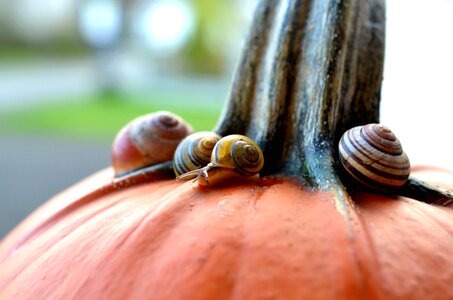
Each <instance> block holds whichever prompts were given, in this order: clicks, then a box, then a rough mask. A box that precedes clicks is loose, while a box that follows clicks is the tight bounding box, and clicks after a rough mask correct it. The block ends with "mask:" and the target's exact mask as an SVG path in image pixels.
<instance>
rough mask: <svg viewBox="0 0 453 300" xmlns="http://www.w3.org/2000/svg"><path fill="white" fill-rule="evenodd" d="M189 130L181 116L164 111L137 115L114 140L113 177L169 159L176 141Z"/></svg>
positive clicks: (190, 130)
mask: <svg viewBox="0 0 453 300" xmlns="http://www.w3.org/2000/svg"><path fill="white" fill-rule="evenodd" d="M192 131H193V130H192V127H191V126H190V125H188V124H187V123H186V122H185V121H183V120H182V119H181V118H180V117H178V116H177V115H175V114H172V113H170V112H166V111H159V112H155V113H151V114H147V115H144V116H141V117H138V118H136V119H135V120H133V121H131V122H130V123H128V124H127V125H126V126H124V127H123V128H122V129H121V130H120V132H119V133H118V134H117V136H116V137H115V140H114V141H113V145H112V166H113V169H114V171H115V176H116V177H118V176H122V175H125V174H127V173H130V172H132V171H135V170H137V169H141V168H143V167H147V166H150V165H154V164H158V163H162V162H166V161H171V160H172V158H173V154H174V152H175V150H176V147H177V146H178V144H179V142H180V141H181V140H182V139H183V138H185V137H186V136H187V135H189V134H190V133H192Z"/></svg>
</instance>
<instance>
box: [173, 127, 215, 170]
mask: <svg viewBox="0 0 453 300" xmlns="http://www.w3.org/2000/svg"><path fill="white" fill-rule="evenodd" d="M219 140H220V136H219V135H218V134H216V133H214V132H208V131H201V132H197V133H194V134H191V135H189V136H187V137H186V138H184V139H183V140H182V141H181V143H180V144H179V145H178V147H177V148H176V151H175V154H174V156H173V170H174V171H175V174H176V176H180V175H182V174H184V173H187V172H189V171H193V170H196V169H199V168H201V167H204V166H206V165H207V164H208V163H209V162H210V161H211V154H212V150H213V149H214V146H215V145H216V143H217V142H218V141H219Z"/></svg>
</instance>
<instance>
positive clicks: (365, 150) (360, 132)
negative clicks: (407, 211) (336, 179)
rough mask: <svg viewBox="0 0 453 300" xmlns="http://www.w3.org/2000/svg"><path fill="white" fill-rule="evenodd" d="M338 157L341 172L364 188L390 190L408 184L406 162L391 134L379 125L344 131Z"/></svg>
mask: <svg viewBox="0 0 453 300" xmlns="http://www.w3.org/2000/svg"><path fill="white" fill-rule="evenodd" d="M339 153H340V160H341V163H342V165H343V167H344V169H345V170H346V171H347V172H348V173H349V175H351V176H352V177H354V178H355V179H356V180H357V181H359V182H360V183H362V184H364V185H365V186H367V187H370V188H373V189H378V190H389V189H390V190H391V189H396V188H399V187H401V186H403V185H404V184H405V183H406V181H407V180H408V177H409V173H410V163H409V158H408V157H407V155H406V153H404V151H403V148H402V146H401V143H400V141H399V140H398V138H397V137H396V136H395V134H394V133H393V132H392V131H391V130H390V129H389V128H387V127H385V126H383V125H380V124H368V125H365V126H358V127H354V128H352V129H350V130H348V131H346V132H345V133H344V134H343V136H342V137H341V140H340V143H339Z"/></svg>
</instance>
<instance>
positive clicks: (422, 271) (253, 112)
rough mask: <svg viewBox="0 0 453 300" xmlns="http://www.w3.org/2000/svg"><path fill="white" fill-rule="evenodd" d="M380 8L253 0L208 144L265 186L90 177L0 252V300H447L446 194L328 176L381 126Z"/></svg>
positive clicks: (450, 291) (413, 185) (452, 229)
mask: <svg viewBox="0 0 453 300" xmlns="http://www.w3.org/2000/svg"><path fill="white" fill-rule="evenodd" d="M384 7H385V6H384V3H383V0H345V1H336V0H316V3H315V0H304V1H298V0H296V1H273V0H263V1H261V2H260V5H258V8H257V12H256V15H255V20H254V21H253V22H252V28H251V31H250V34H249V37H248V39H247V41H246V48H245V49H246V50H245V51H244V52H243V56H242V57H241V60H240V63H239V66H238V70H237V73H236V76H235V77H234V79H233V84H232V86H233V88H232V90H231V93H230V99H229V102H227V105H226V107H225V111H224V113H223V115H222V118H221V120H220V121H219V124H218V127H217V128H216V129H215V131H216V132H217V133H219V134H220V135H222V136H225V135H228V134H244V135H247V136H249V137H251V138H253V139H254V140H255V141H256V142H257V144H258V145H259V146H260V147H261V148H262V150H263V153H264V157H265V165H264V169H263V172H262V174H261V175H263V176H264V177H262V178H261V179H259V180H256V181H242V180H240V178H239V179H238V178H236V180H223V181H222V182H220V183H221V184H218V185H216V186H215V187H212V188H211V187H208V188H199V187H198V186H197V185H196V184H195V183H192V182H185V183H181V182H177V181H175V180H173V179H171V180H168V179H164V176H163V174H167V176H168V173H164V172H163V173H160V171H159V170H161V167H162V168H163V169H165V166H167V167H168V163H167V164H165V163H163V164H162V165H161V166H159V167H156V166H155V167H149V169H146V170H138V171H134V172H132V173H128V175H126V176H125V177H118V178H117V179H115V180H114V179H113V175H114V174H113V171H112V169H107V170H104V171H101V172H100V173H98V174H95V175H94V176H92V177H90V178H88V179H86V180H85V181H83V182H82V183H80V184H78V185H76V186H74V187H72V188H70V189H69V190H67V191H66V192H63V193H62V194H60V195H58V196H57V197H55V198H54V199H53V200H52V201H50V202H48V203H47V204H45V205H44V206H43V207H41V208H40V209H38V210H37V211H36V212H35V213H34V214H32V215H31V216H30V217H29V218H28V219H27V220H26V221H24V222H23V223H22V224H21V225H20V226H18V227H17V228H16V229H15V230H14V231H13V232H11V233H10V235H9V236H8V237H7V238H6V239H5V240H4V241H3V242H2V243H1V244H0V299H453V288H452V282H453V258H452V249H453V238H452V237H453V210H452V204H451V202H449V201H450V200H448V199H449V198H451V194H450V195H447V194H445V193H444V195H443V196H445V197H446V199H447V200H448V201H444V200H445V198H442V201H436V200H439V199H437V198H436V197H441V196H442V195H441V194H439V193H438V191H435V188H432V187H428V186H425V185H423V184H420V183H418V182H417V181H416V180H413V179H410V180H409V183H410V184H408V185H404V186H403V187H402V188H401V189H396V190H395V191H393V192H394V193H396V194H398V193H399V194H403V192H404V193H406V192H407V193H406V194H410V195H411V197H413V198H417V199H421V200H425V201H426V200H430V201H431V200H433V201H432V203H439V204H443V206H441V205H430V204H426V203H423V202H419V201H417V200H413V199H409V198H404V197H399V196H397V195H396V194H395V195H393V196H389V195H382V194H377V193H374V192H373V193H367V192H363V191H361V192H360V191H358V189H359V187H358V185H357V184H356V183H354V182H349V181H348V180H347V179H346V178H345V177H344V176H342V172H341V169H339V166H338V161H339V158H338V150H336V145H337V144H338V141H339V139H340V136H341V134H342V133H343V132H344V131H345V130H346V129H348V128H351V127H353V126H356V125H360V124H366V123H376V122H377V121H378V114H379V111H378V107H379V95H380V88H381V80H382V69H383V53H384V43H383V41H384V20H385V18H384V11H385V9H384ZM126 157H127V155H126ZM132 158H133V157H132ZM153 168H154V169H153ZM166 169H167V170H168V168H166ZM431 171H432V172H434V173H436V174H439V173H441V172H440V171H439V170H432V169H424V170H423V169H422V170H420V172H421V174H427V173H429V172H431ZM414 173H415V175H416V174H417V172H414ZM443 173H444V177H442V178H445V179H444V180H445V181H443V182H438V184H442V183H443V184H444V187H446V188H453V185H451V182H452V180H453V174H450V173H448V174H447V173H445V172H443ZM430 176H432V175H430V174H428V177H427V178H431V177H430ZM445 183H446V184H445ZM406 188H407V189H406ZM404 189H406V190H404ZM354 191H355V192H354ZM448 205H449V206H448Z"/></svg>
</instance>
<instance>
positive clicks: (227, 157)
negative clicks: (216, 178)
mask: <svg viewBox="0 0 453 300" xmlns="http://www.w3.org/2000/svg"><path fill="white" fill-rule="evenodd" d="M263 165H264V157H263V153H262V151H261V149H260V147H259V146H258V145H257V144H256V143H255V142H254V141H253V140H252V139H250V138H248V137H246V136H243V135H239V134H233V135H228V136H225V137H223V138H221V139H220V140H219V141H218V142H217V143H216V144H215V146H214V149H213V150H212V154H211V160H210V163H209V164H208V165H207V166H206V167H203V168H200V169H197V170H194V171H190V172H188V173H185V174H182V175H179V176H178V177H177V179H178V180H187V179H192V178H194V177H196V178H197V179H198V180H199V183H200V184H201V185H209V174H210V173H221V172H220V171H221V170H226V171H227V172H225V173H231V172H232V171H233V172H234V173H236V174H239V175H241V176H247V177H251V176H255V175H257V174H258V173H259V172H260V171H261V169H262V168H263Z"/></svg>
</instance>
